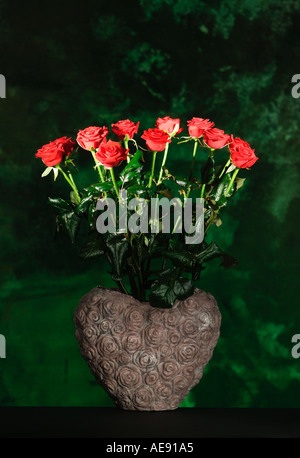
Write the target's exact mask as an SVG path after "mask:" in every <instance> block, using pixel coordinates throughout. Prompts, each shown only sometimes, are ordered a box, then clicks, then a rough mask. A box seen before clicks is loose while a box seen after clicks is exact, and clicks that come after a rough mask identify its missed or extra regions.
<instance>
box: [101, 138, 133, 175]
mask: <svg viewBox="0 0 300 458" xmlns="http://www.w3.org/2000/svg"><path fill="white" fill-rule="evenodd" d="M128 151H129V150H128V149H125V148H123V147H122V146H121V145H120V143H119V142H113V141H112V140H108V142H107V141H106V140H103V142H102V143H101V145H100V146H99V148H98V151H97V152H96V159H97V160H98V161H99V162H100V164H102V165H104V167H106V168H107V169H111V168H112V167H117V165H119V164H120V162H122V161H126V159H127V154H128Z"/></svg>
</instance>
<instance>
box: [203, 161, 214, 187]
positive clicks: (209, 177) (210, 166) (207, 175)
mask: <svg viewBox="0 0 300 458" xmlns="http://www.w3.org/2000/svg"><path fill="white" fill-rule="evenodd" d="M201 177H202V180H201V182H202V184H211V183H212V182H213V181H214V179H215V177H216V169H215V159H214V157H213V156H209V157H208V159H207V161H206V162H205V164H204V165H203V167H202V168H201Z"/></svg>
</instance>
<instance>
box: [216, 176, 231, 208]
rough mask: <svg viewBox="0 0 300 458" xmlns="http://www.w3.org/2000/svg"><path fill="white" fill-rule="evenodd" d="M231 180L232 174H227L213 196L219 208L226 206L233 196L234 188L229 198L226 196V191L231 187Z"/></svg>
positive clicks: (228, 195)
mask: <svg viewBox="0 0 300 458" xmlns="http://www.w3.org/2000/svg"><path fill="white" fill-rule="evenodd" d="M230 180H231V175H230V173H228V174H225V175H224V176H223V177H222V179H221V180H220V181H219V183H218V185H217V187H216V189H215V190H214V191H213V193H212V194H211V198H212V199H213V200H214V201H215V202H216V203H217V204H218V206H219V207H222V206H223V205H226V203H227V199H228V198H229V197H230V196H232V193H233V188H231V190H230V191H229V193H228V194H227V196H225V193H226V190H227V188H228V186H229V183H230Z"/></svg>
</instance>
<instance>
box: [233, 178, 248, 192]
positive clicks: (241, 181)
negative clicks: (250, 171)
mask: <svg viewBox="0 0 300 458" xmlns="http://www.w3.org/2000/svg"><path fill="white" fill-rule="evenodd" d="M245 180H246V178H240V177H236V179H235V183H236V187H235V190H236V191H237V190H238V189H240V188H241V187H242V186H244V183H245Z"/></svg>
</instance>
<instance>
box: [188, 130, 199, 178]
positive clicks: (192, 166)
mask: <svg viewBox="0 0 300 458" xmlns="http://www.w3.org/2000/svg"><path fill="white" fill-rule="evenodd" d="M197 148H198V139H197V138H195V144H194V150H193V158H192V162H191V168H190V178H189V179H190V180H191V179H192V175H193V170H194V164H195V157H196V153H197Z"/></svg>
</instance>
